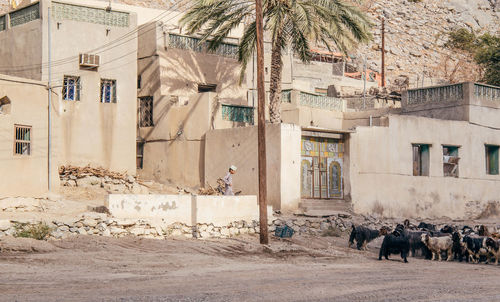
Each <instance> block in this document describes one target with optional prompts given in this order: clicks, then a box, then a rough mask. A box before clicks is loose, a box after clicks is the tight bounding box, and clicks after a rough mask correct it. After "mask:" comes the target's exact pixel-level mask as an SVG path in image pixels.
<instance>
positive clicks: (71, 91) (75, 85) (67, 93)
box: [62, 76, 80, 101]
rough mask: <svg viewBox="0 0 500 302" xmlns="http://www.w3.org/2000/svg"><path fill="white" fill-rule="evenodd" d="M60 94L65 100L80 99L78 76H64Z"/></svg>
mask: <svg viewBox="0 0 500 302" xmlns="http://www.w3.org/2000/svg"><path fill="white" fill-rule="evenodd" d="M62 96H63V100H65V101H79V100H80V77H74V76H64V82H63V91H62Z"/></svg>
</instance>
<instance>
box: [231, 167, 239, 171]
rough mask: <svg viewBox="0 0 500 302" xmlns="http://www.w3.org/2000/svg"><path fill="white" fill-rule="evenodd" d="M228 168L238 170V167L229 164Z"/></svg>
mask: <svg viewBox="0 0 500 302" xmlns="http://www.w3.org/2000/svg"><path fill="white" fill-rule="evenodd" d="M229 169H231V170H233V171H236V170H238V168H236V166H231V167H229Z"/></svg>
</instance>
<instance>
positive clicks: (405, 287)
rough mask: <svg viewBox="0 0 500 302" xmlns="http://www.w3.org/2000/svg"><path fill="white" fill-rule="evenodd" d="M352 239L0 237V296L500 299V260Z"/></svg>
mask: <svg viewBox="0 0 500 302" xmlns="http://www.w3.org/2000/svg"><path fill="white" fill-rule="evenodd" d="M380 241H381V239H380V238H379V239H377V240H376V241H374V242H372V243H370V245H369V250H368V251H364V252H363V251H362V252H360V251H357V250H354V249H349V248H347V238H345V237H344V238H338V237H307V236H297V237H294V238H293V239H292V240H287V241H280V240H277V239H273V240H272V242H271V244H270V245H269V246H268V247H263V246H261V245H259V244H258V237H257V236H241V237H236V238H234V239H220V240H185V239H169V240H148V239H139V238H122V239H114V238H104V237H90V236H80V237H74V238H71V239H67V240H64V241H49V242H39V241H34V240H31V239H21V238H17V239H16V238H8V237H3V238H1V239H0V248H2V252H1V253H0V271H1V274H0V293H1V295H0V301H500V265H499V266H494V265H492V264H489V265H485V264H465V263H458V262H437V261H434V262H431V261H428V260H423V259H417V258H409V261H410V263H408V264H404V263H402V261H401V259H400V258H399V256H396V255H394V256H392V260H391V261H386V260H383V261H378V260H377V253H378V247H379V246H380Z"/></svg>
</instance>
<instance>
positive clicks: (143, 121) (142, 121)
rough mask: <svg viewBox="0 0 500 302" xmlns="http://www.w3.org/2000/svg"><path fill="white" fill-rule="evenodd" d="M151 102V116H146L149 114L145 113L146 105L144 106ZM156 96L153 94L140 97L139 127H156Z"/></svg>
mask: <svg viewBox="0 0 500 302" xmlns="http://www.w3.org/2000/svg"><path fill="white" fill-rule="evenodd" d="M146 102H150V105H148V107H150V110H149V111H148V112H150V114H149V116H148V117H147V118H146V116H147V115H144V113H145V112H146V109H145V106H143V104H144V103H146ZM153 117H154V97H153V96H143V97H139V127H141V128H146V127H154V125H155V123H154V119H153Z"/></svg>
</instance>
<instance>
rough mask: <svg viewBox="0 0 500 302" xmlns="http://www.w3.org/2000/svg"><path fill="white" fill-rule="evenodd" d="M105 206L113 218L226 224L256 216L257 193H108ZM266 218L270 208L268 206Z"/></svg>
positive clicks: (270, 216) (270, 210)
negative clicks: (236, 194) (203, 194)
mask: <svg viewBox="0 0 500 302" xmlns="http://www.w3.org/2000/svg"><path fill="white" fill-rule="evenodd" d="M108 209H109V211H110V212H111V214H112V215H113V216H114V217H116V218H130V219H148V218H149V219H162V220H163V221H165V222H167V223H174V222H178V223H182V224H186V225H190V226H194V225H197V224H200V223H206V224H208V223H212V224H214V225H218V226H222V225H227V224H229V223H231V222H234V221H241V220H243V221H252V220H259V205H258V204H257V197H256V196H254V195H248V196H198V195H130V194H127V195H122V194H110V195H109V197H108ZM267 212H268V218H269V219H271V218H272V208H271V207H270V206H269V207H268V210H267Z"/></svg>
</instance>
